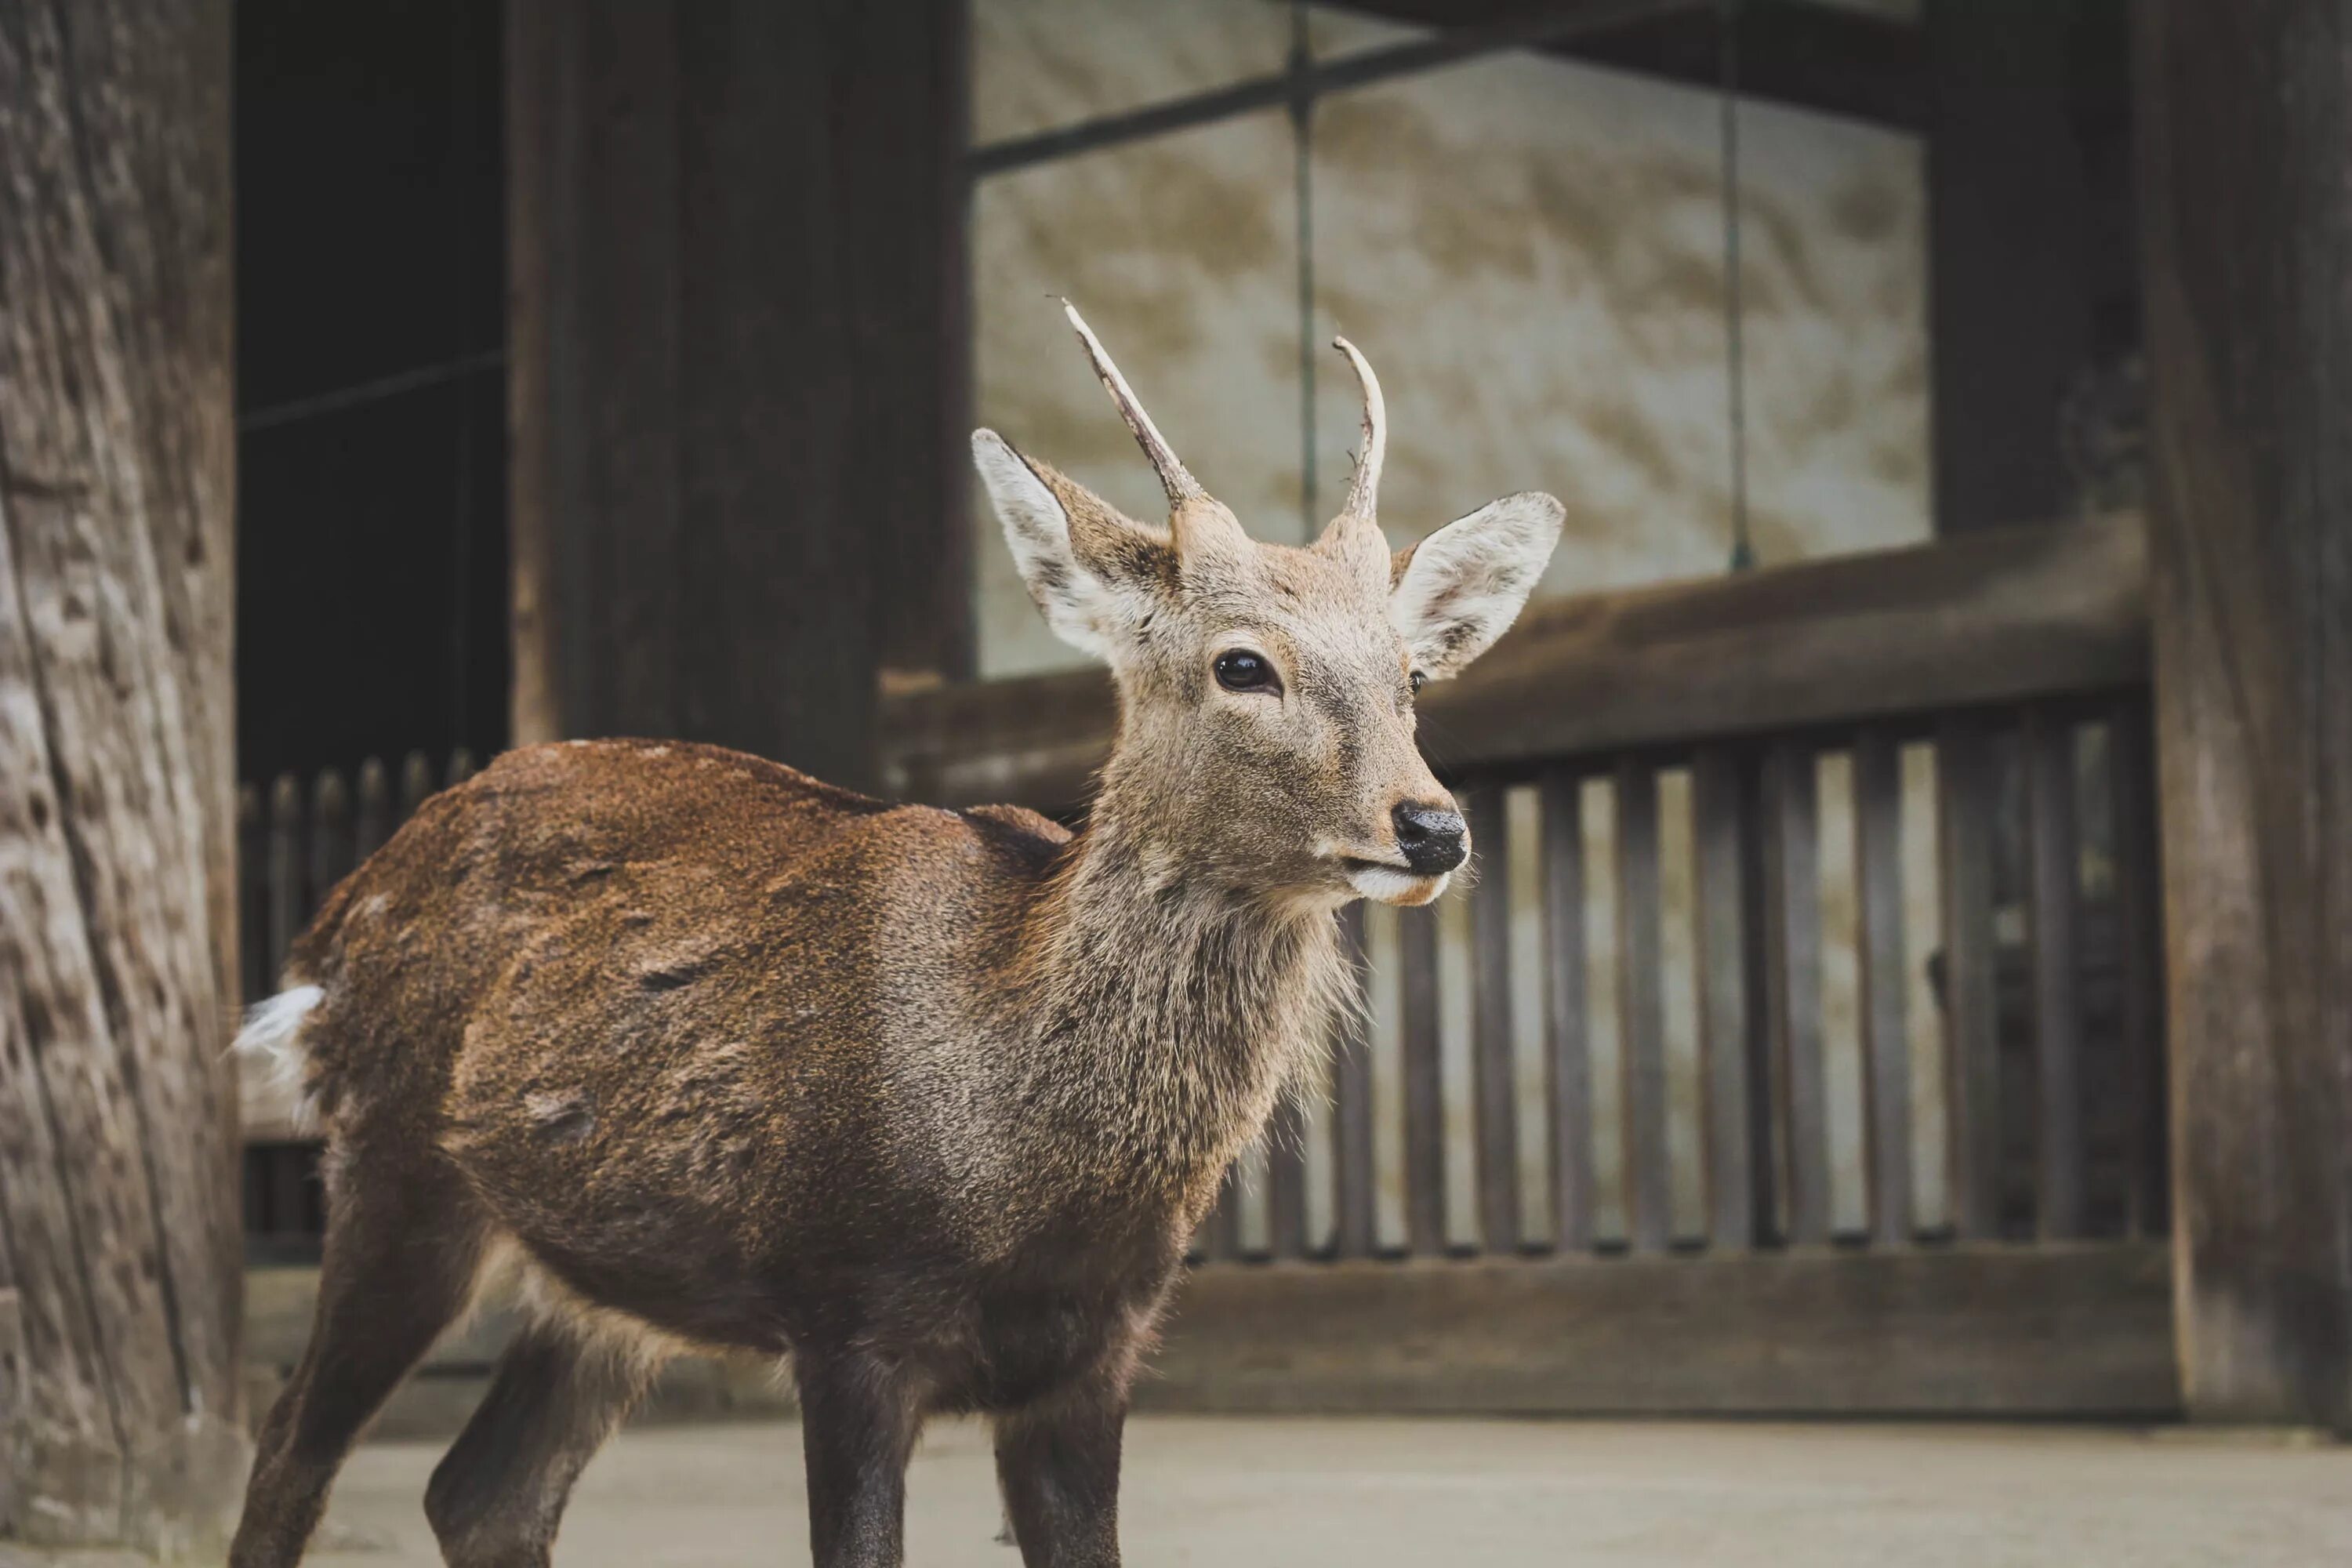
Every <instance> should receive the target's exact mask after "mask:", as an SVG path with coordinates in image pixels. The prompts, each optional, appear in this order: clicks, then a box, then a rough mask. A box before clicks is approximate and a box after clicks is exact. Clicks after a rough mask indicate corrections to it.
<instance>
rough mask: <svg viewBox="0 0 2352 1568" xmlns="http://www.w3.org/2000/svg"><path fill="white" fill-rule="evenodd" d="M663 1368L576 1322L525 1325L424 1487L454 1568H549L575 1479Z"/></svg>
mask: <svg viewBox="0 0 2352 1568" xmlns="http://www.w3.org/2000/svg"><path fill="white" fill-rule="evenodd" d="M658 1365H659V1360H658V1358H657V1357H656V1356H655V1355H653V1354H650V1353H647V1352H646V1348H645V1347H643V1346H641V1345H638V1344H635V1343H632V1342H626V1341H624V1340H622V1339H619V1338H617V1337H616V1336H614V1335H612V1334H600V1333H595V1332H593V1331H588V1330H585V1329H583V1328H582V1327H580V1326H577V1325H575V1324H573V1323H571V1322H567V1321H544V1322H541V1323H537V1324H534V1325H532V1326H531V1327H530V1328H529V1329H526V1330H524V1331H523V1332H522V1334H521V1335H520V1337H519V1338H517V1339H516V1340H515V1342H513V1343H512V1344H510V1345H509V1346H508V1347H507V1350H506V1353H505V1354H504V1355H503V1356H501V1357H499V1369H498V1374H497V1376H496V1377H495V1378H493V1379H492V1381H491V1384H490V1391H489V1393H488V1394H486V1395H484V1396H483V1399H482V1403H481V1404H480V1405H479V1406H478V1407H477V1408H476V1409H475V1411H474V1415H473V1418H472V1419H471V1420H469V1421H468V1422H467V1423H466V1429H465V1431H464V1432H463V1433H461V1434H459V1436H458V1438H457V1443H456V1444H455V1445H454V1446H452V1447H451V1448H450V1449H449V1452H448V1453H447V1455H446V1456H445V1457H444V1458H442V1460H441V1463H440V1464H439V1465H438V1466H437V1467H436V1468H435V1469H434V1471H433V1480H432V1483H431V1484H430V1485H429V1486H428V1487H426V1488H425V1517H426V1518H427V1519H429V1520H430V1521H432V1523H433V1533H434V1534H435V1535H436V1537H438V1538H439V1540H440V1542H441V1555H442V1557H443V1558H444V1559H445V1560H446V1562H447V1563H449V1564H450V1565H451V1568H546V1564H547V1562H548V1554H549V1552H551V1551H552V1550H553V1548H554V1545H555V1531H556V1526H557V1525H558V1524H560V1523H561V1522H562V1518H563V1506H564V1504H565V1503H566V1502H567V1501H569V1500H571V1496H572V1483H573V1482H574V1481H576V1480H578V1479H580V1472H581V1471H582V1470H583V1469H585V1468H587V1465H588V1461H589V1460H590V1459H592V1458H594V1457H595V1455H596V1450H597V1449H598V1448H600V1447H604V1440H605V1439H606V1438H607V1437H609V1436H612V1435H613V1431H614V1428H615V1427H617V1426H620V1424H621V1423H622V1421H624V1420H625V1419H626V1418H627V1416H628V1414H629V1412H630V1410H631V1409H632V1408H634V1407H635V1405H636V1403H637V1400H638V1399H639V1397H640V1396H642V1395H643V1394H644V1393H645V1390H646V1384H648V1383H649V1382H650V1381H651V1380H652V1376H653V1373H654V1371H655V1369H656V1367H657V1366H658Z"/></svg>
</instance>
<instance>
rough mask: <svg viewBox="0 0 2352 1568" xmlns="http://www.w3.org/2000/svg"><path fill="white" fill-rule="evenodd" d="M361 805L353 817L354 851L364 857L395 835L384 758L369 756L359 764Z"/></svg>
mask: <svg viewBox="0 0 2352 1568" xmlns="http://www.w3.org/2000/svg"><path fill="white" fill-rule="evenodd" d="M358 795H359V806H358V810H357V811H356V813H355V814H354V815H353V816H352V854H353V855H354V856H355V857H356V858H359V859H362V860H364V859H366V858H368V857H369V856H371V855H373V854H374V853H375V852H376V851H377V850H378V849H380V848H382V847H383V841H384V840H385V839H386V838H388V837H391V836H392V827H393V822H392V781H391V779H390V778H389V777H387V776H386V775H385V773H384V771H383V759H381V758H379V757H370V758H369V759H368V760H367V761H365V762H363V763H361V764H360V781H359V790H358Z"/></svg>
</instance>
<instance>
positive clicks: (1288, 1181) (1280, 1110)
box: [1265, 1095, 1307, 1259]
mask: <svg viewBox="0 0 2352 1568" xmlns="http://www.w3.org/2000/svg"><path fill="white" fill-rule="evenodd" d="M1265 1249H1266V1253H1267V1255H1268V1256H1270V1257H1272V1258H1276V1259H1284V1258H1303V1257H1305V1256H1306V1255H1307V1118H1306V1116H1305V1114H1304V1113H1303V1110H1302V1108H1301V1106H1300V1104H1299V1101H1298V1100H1297V1098H1296V1097H1295V1096H1290V1095H1286V1096H1284V1097H1283V1100H1282V1102H1281V1103H1280V1104H1279V1105H1276V1107H1275V1110H1274V1120H1273V1121H1270V1122H1268V1123H1267V1124H1266V1130H1265Z"/></svg>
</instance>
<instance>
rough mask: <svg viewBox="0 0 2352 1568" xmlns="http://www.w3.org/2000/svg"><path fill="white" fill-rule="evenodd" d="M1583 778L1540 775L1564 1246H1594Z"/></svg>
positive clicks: (1553, 1133)
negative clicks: (1585, 937) (1541, 783)
mask: <svg viewBox="0 0 2352 1568" xmlns="http://www.w3.org/2000/svg"><path fill="white" fill-rule="evenodd" d="M1582 789H1583V781H1582V780H1580V779H1579V778H1578V777H1577V776H1576V774H1574V773H1570V771H1569V770H1568V769H1566V768H1554V769H1553V770H1551V771H1550V772H1549V773H1546V774H1545V775H1544V779H1543V785H1542V796H1543V858H1544V952H1545V961H1546V973H1545V975H1544V1049H1545V1069H1546V1070H1545V1094H1546V1097H1547V1099H1548V1100H1549V1102H1550V1104H1549V1111H1550V1114H1549V1116H1548V1117H1547V1118H1546V1120H1547V1121H1549V1123H1550V1127H1549V1132H1550V1138H1551V1150H1550V1156H1551V1158H1550V1169H1551V1206H1552V1215H1553V1228H1554V1232H1555V1239H1556V1240H1557V1241H1558V1243H1559V1249H1560V1250H1561V1251H1563V1252H1581V1251H1583V1250H1585V1249H1586V1248H1588V1247H1591V1245H1592V1068H1591V1040H1590V1037H1589V1035H1588V1033H1587V1025H1586V1013H1585V1005H1584V1004H1585V997H1584V986H1585V963H1586V952H1585V943H1584V814H1583V800H1582Z"/></svg>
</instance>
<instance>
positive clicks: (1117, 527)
mask: <svg viewBox="0 0 2352 1568" xmlns="http://www.w3.org/2000/svg"><path fill="white" fill-rule="evenodd" d="M971 460H972V466H973V467H974V468H978V469H979V470H980V479H981V483H982V484H984V485H986V486H987V487H988V499H989V500H991V501H992V502H993V503H994V504H995V507H996V517H997V521H1000V522H1002V523H1003V525H1004V542H1006V543H1007V544H1009V545H1011V546H1012V547H1013V564H1014V565H1016V566H1018V567H1019V568H1020V569H1021V581H1022V582H1023V583H1024V584H1027V586H1028V589H1029V596H1030V598H1032V599H1034V600H1035V601H1036V603H1037V608H1038V609H1039V610H1040V611H1042V612H1044V614H1045V624H1046V625H1047V626H1051V627H1053V628H1054V634H1055V636H1056V637H1060V638H1061V639H1062V640H1063V641H1064V642H1066V643H1068V644H1069V645H1070V646H1071V647H1075V648H1077V649H1079V650H1081V651H1082V652H1085V653H1090V654H1092V655H1094V656H1095V657H1096V658H1103V659H1108V658H1110V657H1111V655H1112V652H1113V650H1114V649H1115V648H1117V647H1118V645H1119V644H1120V643H1121V642H1122V641H1123V640H1124V639H1125V635H1126V633H1127V632H1128V631H1129V629H1130V628H1132V627H1134V626H1138V625H1139V624H1140V623H1141V622H1142V621H1143V620H1144V619H1145V618H1146V617H1147V616H1149V615H1150V603H1149V597H1150V592H1151V589H1152V588H1153V586H1154V585H1155V584H1158V583H1160V582H1161V581H1163V580H1164V579H1165V578H1166V577H1167V576H1168V575H1169V574H1171V572H1172V570H1173V565H1174V562H1173V554H1172V552H1171V549H1170V547H1169V543H1168V541H1167V540H1166V538H1165V537H1164V536H1160V535H1155V534H1153V533H1151V532H1150V531H1148V530H1146V529H1145V528H1144V527H1143V526H1142V525H1141V524H1139V523H1136V522H1132V521H1129V520H1128V519H1127V518H1125V517H1122V516H1120V515H1119V513H1118V511H1117V510H1115V509H1113V508H1112V507H1111V505H1110V504H1109V503H1108V502H1107V501H1105V500H1102V499H1101V498H1100V497H1098V496H1097V495H1096V494H1095V493H1094V492H1093V491H1091V490H1089V489H1087V488H1086V487H1085V486H1084V485H1081V484H1079V483H1078V482H1077V481H1076V480H1075V479H1069V478H1067V477H1066V476H1064V475H1062V474H1058V473H1055V471H1054V470H1053V469H1051V468H1046V467H1045V465H1044V464H1042V463H1032V462H1031V461H1030V460H1029V459H1028V458H1024V457H1023V456H1022V455H1021V454H1020V453H1019V452H1017V451H1015V450H1013V445H1012V443H1011V442H1009V441H1007V440H1005V439H1004V437H1002V436H999V435H998V434H997V433H996V432H995V431H993V430H975V431H973V432H972V433H971Z"/></svg>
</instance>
